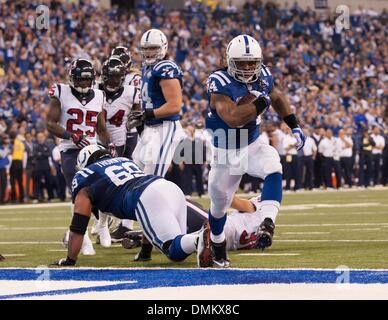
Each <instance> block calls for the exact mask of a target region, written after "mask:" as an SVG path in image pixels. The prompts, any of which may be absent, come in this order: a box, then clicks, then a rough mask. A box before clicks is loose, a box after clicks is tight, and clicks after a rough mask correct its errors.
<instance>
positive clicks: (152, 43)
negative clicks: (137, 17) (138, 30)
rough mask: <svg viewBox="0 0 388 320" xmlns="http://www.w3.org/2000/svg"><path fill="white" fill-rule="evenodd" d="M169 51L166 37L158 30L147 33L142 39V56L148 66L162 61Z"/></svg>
mask: <svg viewBox="0 0 388 320" xmlns="http://www.w3.org/2000/svg"><path fill="white" fill-rule="evenodd" d="M167 49H168V43H167V37H166V35H165V34H164V33H163V32H162V31H160V30H158V29H150V30H148V31H146V32H145V33H144V34H143V36H142V37H141V39H140V48H139V50H140V54H141V56H142V58H143V62H144V64H146V65H153V64H155V63H156V62H158V60H162V59H163V58H164V57H165V56H166V54H167Z"/></svg>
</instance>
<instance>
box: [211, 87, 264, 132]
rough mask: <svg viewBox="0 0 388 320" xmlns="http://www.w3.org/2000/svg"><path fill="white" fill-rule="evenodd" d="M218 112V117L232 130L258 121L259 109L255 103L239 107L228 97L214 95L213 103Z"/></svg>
mask: <svg viewBox="0 0 388 320" xmlns="http://www.w3.org/2000/svg"><path fill="white" fill-rule="evenodd" d="M210 104H211V105H212V106H214V107H215V108H216V110H217V113H218V115H219V116H220V117H221V119H222V120H224V121H225V122H226V123H227V125H228V126H229V127H231V128H237V127H240V126H243V125H245V124H246V123H248V122H250V121H252V120H254V119H256V117H257V115H258V110H257V109H258V108H257V107H256V106H255V105H254V104H253V103H247V104H242V105H239V106H237V104H236V103H234V102H233V101H232V99H230V98H229V97H228V96H226V95H223V94H216V93H212V95H211V103H210Z"/></svg>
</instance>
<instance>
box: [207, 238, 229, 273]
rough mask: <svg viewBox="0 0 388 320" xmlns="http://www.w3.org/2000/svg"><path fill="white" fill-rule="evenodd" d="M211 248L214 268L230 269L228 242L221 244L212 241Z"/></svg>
mask: <svg viewBox="0 0 388 320" xmlns="http://www.w3.org/2000/svg"><path fill="white" fill-rule="evenodd" d="M211 248H212V252H213V267H216V268H229V267H230V261H229V258H228V255H227V253H226V240H224V242H221V243H214V242H213V241H211Z"/></svg>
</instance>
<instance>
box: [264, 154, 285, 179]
mask: <svg viewBox="0 0 388 320" xmlns="http://www.w3.org/2000/svg"><path fill="white" fill-rule="evenodd" d="M263 170H264V177H263V178H265V177H266V176H269V175H270V174H273V173H280V174H283V167H282V164H281V163H280V158H279V157H277V159H275V158H274V159H273V160H272V161H267V162H266V163H265V164H264V167H263Z"/></svg>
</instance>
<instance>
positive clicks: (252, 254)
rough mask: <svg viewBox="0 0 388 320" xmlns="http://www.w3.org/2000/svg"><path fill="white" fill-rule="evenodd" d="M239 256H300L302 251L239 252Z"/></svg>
mask: <svg viewBox="0 0 388 320" xmlns="http://www.w3.org/2000/svg"><path fill="white" fill-rule="evenodd" d="M237 255H238V256H247V257H249V256H255V257H260V256H300V253H238V254H237Z"/></svg>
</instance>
